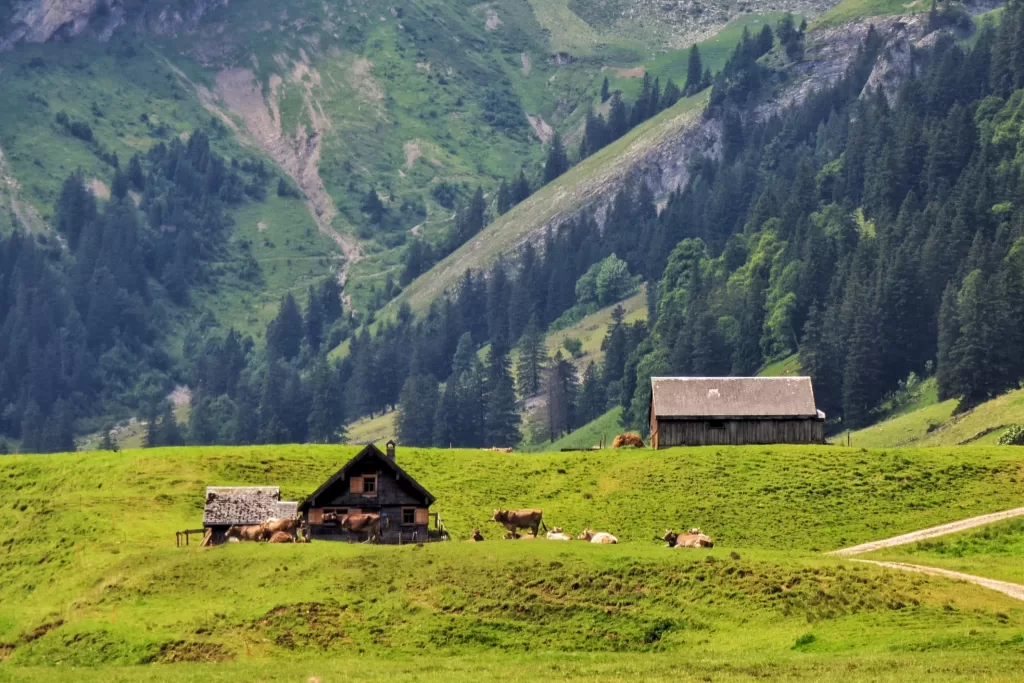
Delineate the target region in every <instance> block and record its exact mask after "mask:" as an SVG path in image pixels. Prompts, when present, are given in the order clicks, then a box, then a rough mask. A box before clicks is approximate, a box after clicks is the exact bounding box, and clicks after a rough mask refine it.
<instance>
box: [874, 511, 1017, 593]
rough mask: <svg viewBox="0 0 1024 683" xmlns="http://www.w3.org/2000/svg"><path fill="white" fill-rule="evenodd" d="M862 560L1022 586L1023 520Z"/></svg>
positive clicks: (1009, 521)
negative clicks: (918, 566)
mask: <svg viewBox="0 0 1024 683" xmlns="http://www.w3.org/2000/svg"><path fill="white" fill-rule="evenodd" d="M864 557H865V558H868V559H872V560H893V561H896V562H908V563H911V564H925V565H929V566H933V567H941V568H942V569H949V570H952V571H955V572H963V573H965V574H975V575H977V576H985V577H988V578H990V579H998V580H1000V581H1009V582H1011V583H1021V584H1024V519H1020V518H1017V519H1011V520H1007V521H1005V522H1000V523H997V524H991V525H989V526H985V527H981V528H979V529H972V530H970V531H965V532H962V533H959V534H952V535H949V536H942V537H940V538H933V539H929V540H927V541H920V542H918V543H915V544H913V545H908V546H901V547H898V548H886V549H884V550H878V551H875V552H873V553H871V554H869V555H865V556H864Z"/></svg>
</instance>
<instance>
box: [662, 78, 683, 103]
mask: <svg viewBox="0 0 1024 683" xmlns="http://www.w3.org/2000/svg"><path fill="white" fill-rule="evenodd" d="M680 97H682V92H681V91H680V90H679V86H678V85H676V84H675V82H674V81H673V80H672V79H671V78H670V79H668V83H666V84H665V92H663V93H662V94H661V104H660V105H659V108H660V109H668V108H669V107H671V106H672V105H674V104H675V103H676V102H678V101H679V98H680Z"/></svg>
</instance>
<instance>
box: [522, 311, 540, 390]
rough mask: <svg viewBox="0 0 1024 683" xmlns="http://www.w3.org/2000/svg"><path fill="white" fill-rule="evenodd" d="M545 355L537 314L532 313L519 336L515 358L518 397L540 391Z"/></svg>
mask: <svg viewBox="0 0 1024 683" xmlns="http://www.w3.org/2000/svg"><path fill="white" fill-rule="evenodd" d="M546 356H547V352H546V349H545V347H544V335H543V333H542V332H541V331H540V326H539V324H538V321H537V316H536V315H533V316H531V317H530V322H529V323H528V324H527V326H526V329H525V330H523V334H522V336H521V337H520V338H519V347H518V353H517V358H516V382H517V385H516V389H517V390H518V391H519V396H520V397H522V398H529V397H530V396H535V395H536V394H537V392H539V391H540V389H541V383H542V382H541V380H542V376H543V375H542V370H543V368H544V360H545V358H546Z"/></svg>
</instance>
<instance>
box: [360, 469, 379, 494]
mask: <svg viewBox="0 0 1024 683" xmlns="http://www.w3.org/2000/svg"><path fill="white" fill-rule="evenodd" d="M363 495H364V496H367V497H369V498H373V497H375V496H376V495H377V476H376V475H372V474H371V475H367V476H365V477H363Z"/></svg>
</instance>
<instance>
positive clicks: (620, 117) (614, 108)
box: [608, 91, 629, 140]
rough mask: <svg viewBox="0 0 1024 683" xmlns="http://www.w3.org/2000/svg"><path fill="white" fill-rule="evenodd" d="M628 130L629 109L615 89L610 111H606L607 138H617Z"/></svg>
mask: <svg viewBox="0 0 1024 683" xmlns="http://www.w3.org/2000/svg"><path fill="white" fill-rule="evenodd" d="M628 130H629V111H628V109H627V107H626V103H625V102H623V101H622V97H621V96H620V95H619V93H618V92H617V91H616V93H615V94H614V95H612V105H611V111H609V113H608V137H609V140H618V139H619V138H621V137H622V136H623V135H625V134H626V132H627V131H628Z"/></svg>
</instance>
